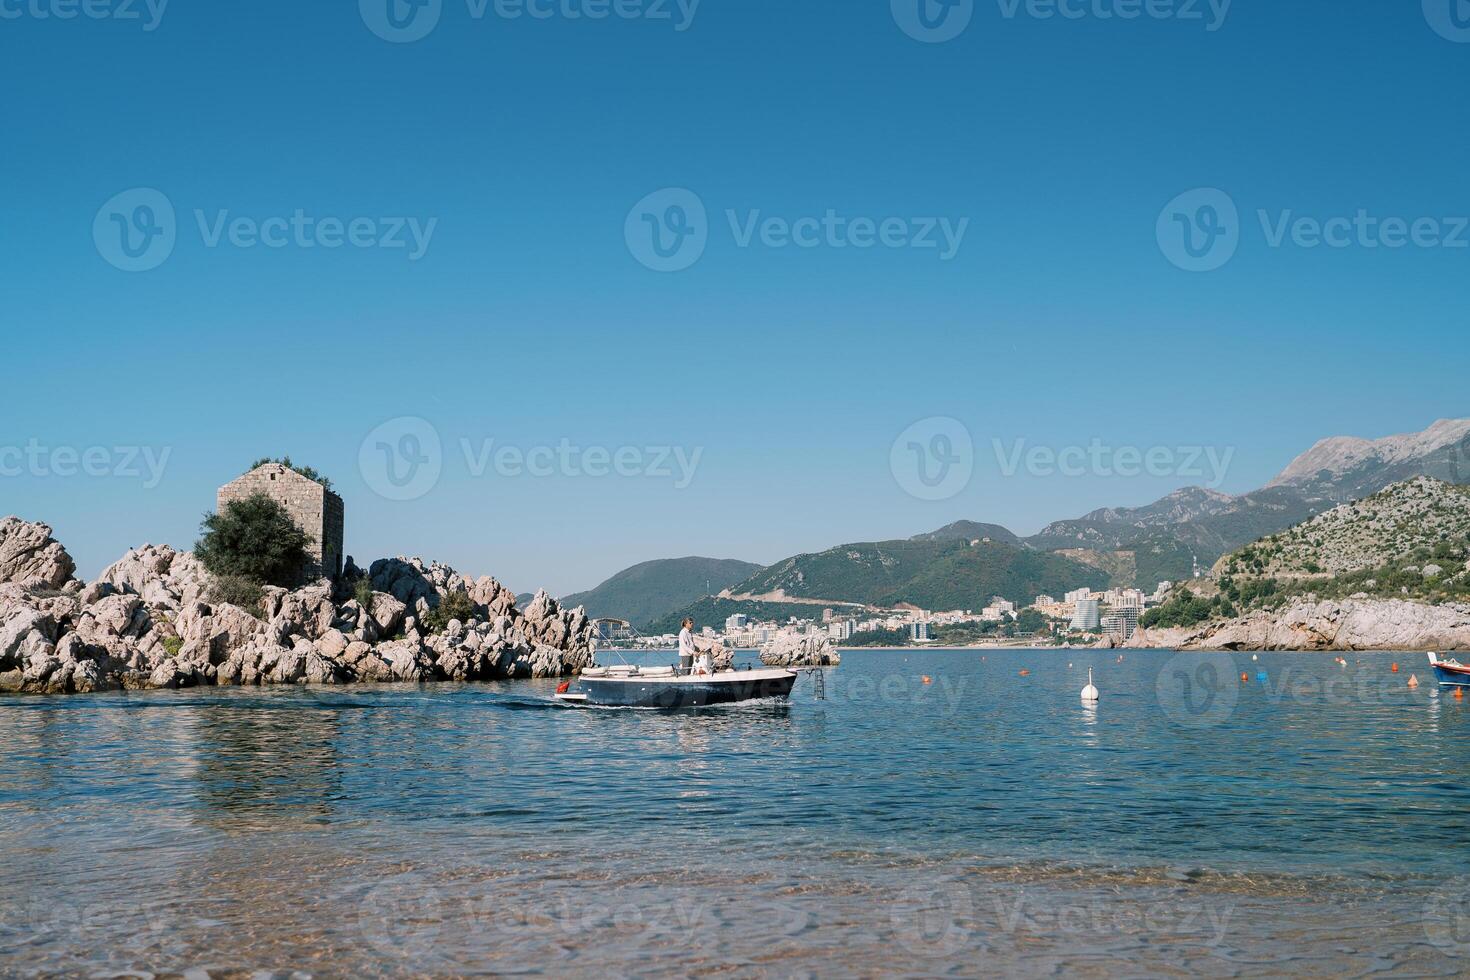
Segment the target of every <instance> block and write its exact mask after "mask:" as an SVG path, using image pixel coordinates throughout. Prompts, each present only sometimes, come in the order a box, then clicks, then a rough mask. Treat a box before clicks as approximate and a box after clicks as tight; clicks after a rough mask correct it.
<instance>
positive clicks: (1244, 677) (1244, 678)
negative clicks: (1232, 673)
mask: <svg viewBox="0 0 1470 980" xmlns="http://www.w3.org/2000/svg"><path fill="white" fill-rule="evenodd" d="M1249 681H1250V678H1249V677H1247V676H1245V672H1244V671H1241V674H1240V682H1241V683H1242V684H1245V683H1247V682H1249Z"/></svg>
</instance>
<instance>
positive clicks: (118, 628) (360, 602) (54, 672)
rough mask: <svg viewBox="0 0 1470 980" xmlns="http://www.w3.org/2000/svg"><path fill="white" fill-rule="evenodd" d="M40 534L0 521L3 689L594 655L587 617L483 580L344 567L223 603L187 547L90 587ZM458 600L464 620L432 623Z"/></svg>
mask: <svg viewBox="0 0 1470 980" xmlns="http://www.w3.org/2000/svg"><path fill="white" fill-rule="evenodd" d="M75 575H76V564H75V562H73V561H72V559H71V556H70V555H68V554H67V552H66V549H65V548H64V547H62V545H61V544H60V543H59V542H57V541H56V540H55V539H54V538H53V537H52V532H51V528H49V527H47V526H46V525H44V524H35V523H29V522H26V521H22V520H20V519H19V518H15V517H7V518H5V519H4V520H0V691H10V692H30V693H44V694H64V693H77V692H88V691H106V690H120V689H130V690H131V689H139V688H177V687H196V686H207V685H236V684H240V685H245V684H348V683H372V682H379V683H381V682H394V681H406V682H421V681H440V680H443V681H477V680H493V679H498V678H510V677H556V676H562V675H566V674H572V673H575V672H576V671H578V670H580V669H582V668H583V667H585V666H587V665H588V664H590V663H591V661H592V645H593V626H592V623H591V622H590V621H589V620H588V618H587V616H586V614H585V613H584V612H583V610H582V609H580V608H578V609H575V610H567V609H563V608H561V607H560V606H559V605H558V603H557V602H556V600H555V599H553V598H552V597H551V596H549V595H547V594H546V593H545V592H540V593H537V595H536V596H535V598H534V599H532V600H531V602H530V603H529V604H527V605H526V606H525V608H524V609H522V608H519V607H518V606H517V601H516V597H515V595H514V594H513V593H512V592H511V591H510V590H509V589H507V588H505V587H504V586H502V585H501V584H500V583H499V582H497V581H496V580H495V579H493V578H490V577H488V576H486V577H482V578H478V579H472V578H470V577H469V576H466V575H460V574H458V573H457V572H455V571H454V570H453V569H452V568H449V567H447V566H444V565H440V564H425V563H424V562H423V561H421V560H420V559H418V558H404V557H398V558H385V559H382V560H380V561H375V562H373V563H372V565H371V566H370V567H369V568H368V569H367V570H363V569H361V568H358V567H357V566H355V565H354V564H352V563H351V561H350V560H349V561H348V562H347V567H346V569H345V570H344V572H343V574H342V575H341V576H340V578H338V579H337V580H335V581H330V580H325V579H324V580H321V581H318V582H314V583H312V584H309V585H306V586H304V587H302V588H298V589H294V590H286V589H281V588H272V587H266V588H265V589H264V590H263V594H262V598H261V601H260V603H259V606H258V608H253V609H249V608H244V607H242V606H239V605H234V604H231V603H229V602H222V601H218V600H217V599H215V598H213V597H214V596H215V594H216V592H215V590H214V589H213V587H212V585H213V583H212V581H211V576H210V574H209V573H208V572H207V571H206V570H205V568H204V566H203V565H202V564H201V563H200V562H199V561H198V560H197V559H196V558H195V557H194V555H193V554H192V553H190V552H181V551H176V550H175V549H173V548H170V547H168V546H166V545H144V546H143V547H141V548H135V549H133V550H131V551H129V552H128V553H127V554H126V555H124V556H123V557H122V558H120V559H119V560H118V561H116V562H115V563H113V564H112V565H110V566H108V567H107V568H106V569H105V570H103V572H102V573H101V574H100V575H99V576H98V577H97V578H96V579H95V580H94V581H92V582H82V581H80V580H79V579H77V578H76V577H75ZM451 596H454V597H455V598H454V608H457V609H465V610H466V615H465V616H464V618H462V619H458V618H457V619H450V620H448V621H447V623H444V624H442V625H441V626H439V627H438V628H434V627H431V625H430V624H431V622H434V621H435V620H436V619H439V618H442V617H435V616H434V615H433V613H434V611H435V610H437V609H438V607H439V606H440V604H441V603H443V602H445V601H446V600H449V599H450V597H451Z"/></svg>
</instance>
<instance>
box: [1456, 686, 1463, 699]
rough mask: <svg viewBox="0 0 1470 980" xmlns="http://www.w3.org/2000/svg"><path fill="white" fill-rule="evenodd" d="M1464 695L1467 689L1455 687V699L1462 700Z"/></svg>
mask: <svg viewBox="0 0 1470 980" xmlns="http://www.w3.org/2000/svg"><path fill="white" fill-rule="evenodd" d="M1464 696H1465V689H1464V688H1463V687H1457V688H1455V700H1456V701H1458V700H1460V699H1461V698H1463V697H1464Z"/></svg>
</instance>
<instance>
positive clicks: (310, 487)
mask: <svg viewBox="0 0 1470 980" xmlns="http://www.w3.org/2000/svg"><path fill="white" fill-rule="evenodd" d="M257 493H263V494H265V495H266V496H267V497H269V498H271V499H272V500H274V501H276V503H278V504H280V505H281V506H282V507H284V508H285V510H286V513H287V514H289V515H291V519H292V520H293V521H295V522H296V524H297V526H299V527H300V528H301V529H302V530H304V531H305V532H306V533H307V534H309V535H311V543H310V544H309V545H307V552H308V554H310V555H311V561H310V562H309V563H308V565H307V567H306V568H305V569H303V570H302V578H303V580H305V581H311V580H315V579H318V578H322V577H323V576H326V577H330V578H336V577H337V576H339V575H341V574H342V537H343V531H344V525H345V508H344V506H343V503H342V498H341V497H339V496H337V495H336V494H335V493H333V492H332V491H330V490H328V489H327V488H326V487H324V486H322V485H321V484H320V483H317V482H316V481H315V480H308V479H307V478H306V477H304V476H302V475H301V474H300V473H297V472H295V471H294V470H292V469H290V468H288V467H285V466H282V465H280V464H279V463H266V464H264V465H262V466H258V467H256V468H255V469H253V470H251V471H250V472H249V473H246V474H245V475H244V476H242V477H240V478H239V479H238V480H232V481H231V482H229V483H227V484H225V485H224V486H222V487H220V488H219V494H218V495H217V500H216V504H217V506H218V508H219V509H220V510H223V509H224V507H225V505H226V504H227V503H229V502H230V501H231V500H244V499H245V498H246V497H252V496H254V495H255V494H257Z"/></svg>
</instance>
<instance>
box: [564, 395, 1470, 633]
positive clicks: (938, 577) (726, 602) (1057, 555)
mask: <svg viewBox="0 0 1470 980" xmlns="http://www.w3.org/2000/svg"><path fill="white" fill-rule="evenodd" d="M1420 476H1428V477H1433V478H1436V479H1439V480H1443V481H1445V482H1448V483H1455V484H1464V483H1470V419H1442V420H1440V421H1438V422H1435V423H1434V424H1433V425H1431V426H1430V427H1429V428H1427V429H1425V430H1424V431H1422V432H1416V433H1409V434H1405V435H1397V436H1388V437H1386V438H1382V439H1376V440H1370V439H1360V438H1355V437H1350V436H1335V437H1332V438H1329V439H1323V440H1321V441H1320V442H1318V443H1317V444H1316V445H1314V446H1312V447H1311V448H1310V449H1308V450H1307V451H1306V452H1304V453H1302V454H1301V455H1300V456H1298V457H1297V458H1296V459H1294V460H1292V462H1291V463H1290V464H1289V465H1288V466H1287V467H1286V468H1285V469H1284V470H1282V471H1281V473H1280V474H1278V475H1277V476H1276V477H1275V478H1274V479H1273V480H1271V481H1270V482H1269V483H1268V484H1266V486H1264V487H1262V488H1260V489H1259V490H1253V491H1251V492H1249V493H1245V494H1240V495H1230V494H1225V493H1220V492H1218V491H1214V490H1208V489H1205V488H1204V487H1184V488H1182V489H1179V490H1176V491H1174V492H1173V493H1170V494H1168V495H1166V496H1164V497H1162V498H1160V499H1159V500H1156V501H1154V502H1153V503H1151V504H1147V505H1145V506H1142V507H1121V508H1119V507H1108V508H1102V509H1100V510H1095V511H1092V512H1091V513H1088V514H1085V515H1083V516H1082V517H1078V518H1072V519H1068V520H1060V521H1055V522H1053V523H1051V524H1048V525H1047V526H1046V527H1044V528H1042V530H1041V531H1040V532H1038V533H1037V534H1034V535H1032V536H1030V537H1027V538H1021V537H1018V536H1017V535H1015V534H1014V533H1012V532H1011V531H1010V530H1008V529H1007V528H1005V527H1002V526H1000V525H998V524H984V523H979V522H975V521H957V522H955V523H953V524H949V525H946V526H945V527H942V528H939V529H938V530H935V531H930V532H927V533H924V534H919V535H915V536H914V537H912V538H909V539H905V540H895V541H878V542H867V543H858V544H844V545H839V546H837V547H834V548H830V549H828V550H826V551H822V552H817V553H813V554H805V555H795V556H793V557H791V558H787V559H785V560H783V561H780V562H777V563H776V564H774V565H771V566H770V567H767V568H763V567H761V566H759V565H753V564H750V563H748V562H737V561H721V560H717V559H702V558H687V559H674V560H669V561H661V562H645V563H643V564H642V565H636V566H634V567H633V568H630V569H627V570H626V571H624V572H620V573H618V575H615V576H613V578H611V579H609V580H608V581H607V582H604V583H603V584H602V585H599V586H598V587H597V588H596V589H593V590H591V591H590V592H585V593H578V594H576V595H572V596H567V597H565V599H564V600H563V602H564V603H566V604H568V605H579V604H585V605H587V607H588V612H589V614H591V615H594V616H613V617H617V618H622V619H627V620H629V621H631V622H633V623H634V624H635V625H639V626H652V625H655V621H659V623H660V624H663V623H665V622H666V621H669V620H673V621H677V620H676V619H675V617H677V616H679V615H681V614H683V613H684V612H685V611H688V612H689V613H691V614H698V615H696V619H697V620H698V621H700V622H701V623H705V622H708V621H709V620H708V617H709V616H710V615H712V614H715V613H716V612H722V613H726V614H728V612H731V611H741V610H742V609H745V608H746V606H748V607H749V608H748V610H747V611H749V612H751V613H753V614H758V613H763V612H769V611H771V609H772V608H774V606H779V607H780V608H781V609H782V610H785V609H787V608H788V607H789V606H790V605H791V604H792V603H793V601H794V603H795V604H796V605H800V604H801V603H803V602H805V603H807V604H821V603H828V604H830V603H852V604H860V605H874V606H894V605H898V604H900V603H910V604H913V605H917V606H921V607H924V608H930V609H956V608H978V607H979V606H982V605H985V604H986V603H987V602H989V600H990V598H991V597H992V596H995V595H999V596H1003V597H1004V598H1006V599H1009V600H1011V601H1013V602H1016V603H1018V604H1020V603H1025V602H1029V601H1030V600H1031V599H1032V598H1034V596H1035V595H1037V594H1038V593H1043V592H1044V593H1048V594H1052V595H1059V594H1060V593H1061V592H1064V591H1067V590H1070V589H1074V588H1079V587H1081V586H1083V585H1087V586H1089V587H1092V588H1097V587H1099V586H1101V585H1103V584H1110V585H1137V586H1139V587H1142V588H1145V589H1149V590H1151V589H1152V588H1153V587H1154V585H1156V584H1157V583H1158V582H1159V581H1162V580H1166V579H1167V580H1171V581H1177V580H1179V579H1185V578H1189V577H1191V576H1192V575H1193V574H1194V573H1195V571H1196V570H1199V571H1203V570H1207V569H1208V568H1209V567H1210V566H1211V565H1212V564H1214V562H1215V561H1216V560H1217V559H1218V558H1220V557H1221V556H1222V555H1225V554H1228V553H1230V552H1233V551H1236V550H1237V549H1239V548H1241V547H1243V546H1245V545H1247V544H1250V543H1251V542H1253V541H1256V540H1258V539H1260V538H1263V537H1266V536H1267V535H1270V534H1274V533H1276V532H1278V531H1282V530H1284V529H1286V528H1289V527H1292V526H1294V525H1297V524H1300V523H1302V522H1303V521H1306V520H1309V519H1311V518H1312V517H1313V516H1314V515H1316V514H1319V513H1321V512H1323V511H1325V510H1328V509H1330V508H1332V507H1335V506H1337V505H1338V504H1341V503H1346V502H1350V501H1355V500H1359V499H1362V498H1364V497H1368V496H1371V495H1372V494H1375V493H1377V492H1378V491H1380V490H1382V489H1383V488H1385V487H1387V486H1389V485H1391V484H1395V483H1399V482H1402V481H1405V480H1410V479H1413V478H1415V477H1420ZM716 594H718V596H719V601H718V602H715V600H714V599H713V598H712V597H713V596H715V595H716ZM742 604H744V605H742ZM756 604H760V605H756ZM773 604H774V606H773ZM700 617H704V618H700Z"/></svg>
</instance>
